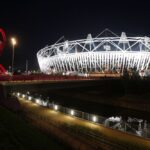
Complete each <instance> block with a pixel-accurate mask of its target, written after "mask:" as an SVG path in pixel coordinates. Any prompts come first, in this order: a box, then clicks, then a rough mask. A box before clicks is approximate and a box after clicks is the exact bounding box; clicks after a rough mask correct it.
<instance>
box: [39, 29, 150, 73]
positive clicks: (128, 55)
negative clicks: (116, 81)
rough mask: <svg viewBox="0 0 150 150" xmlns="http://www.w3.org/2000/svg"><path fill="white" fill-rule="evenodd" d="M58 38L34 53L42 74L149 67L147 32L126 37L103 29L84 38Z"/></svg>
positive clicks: (142, 68)
mask: <svg viewBox="0 0 150 150" xmlns="http://www.w3.org/2000/svg"><path fill="white" fill-rule="evenodd" d="M106 32H107V36H104V33H105V35H106ZM58 42H59V41H58ZM58 42H56V43H55V44H53V45H51V46H46V47H44V48H43V49H41V50H39V51H38V53H37V59H38V63H39V67H40V70H41V72H43V73H45V74H52V73H56V74H57V73H58V74H69V73H74V74H81V73H83V74H85V73H87V74H91V73H98V72H99V73H106V72H116V73H123V71H124V70H131V69H134V70H136V71H137V72H141V71H145V70H148V68H149V64H150V38H149V37H146V36H145V37H142V36H137V37H135V36H129V37H128V36H127V35H126V33H125V32H122V33H121V36H118V35H117V34H115V33H113V32H112V31H110V30H109V29H105V30H104V31H102V32H101V33H100V34H99V35H98V36H96V37H95V38H93V37H92V35H91V34H88V36H87V38H86V39H79V40H74V41H64V42H61V43H58Z"/></svg>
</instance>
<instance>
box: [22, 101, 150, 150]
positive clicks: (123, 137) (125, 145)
mask: <svg viewBox="0 0 150 150" xmlns="http://www.w3.org/2000/svg"><path fill="white" fill-rule="evenodd" d="M20 103H21V106H22V109H23V110H24V111H25V112H26V113H27V114H30V115H31V114H32V115H33V116H34V117H35V116H37V117H39V118H46V119H45V121H46V122H51V123H55V124H58V125H59V126H61V125H62V126H64V124H65V125H66V126H68V127H73V128H74V127H78V128H77V129H78V130H82V131H83V130H84V133H85V136H84V134H82V132H80V131H79V132H78V134H80V133H81V134H82V135H83V136H84V137H85V138H88V137H87V135H89V139H90V138H91V140H95V141H97V144H98V143H100V144H102V143H103V144H104V145H110V147H111V146H112V147H113V146H114V147H117V146H118V147H117V149H129V148H131V149H136V150H138V149H142V150H144V149H145V150H146V149H150V141H149V140H146V139H143V138H140V137H137V136H132V135H130V134H126V133H123V132H120V131H117V130H113V129H110V128H106V127H104V126H101V125H97V124H94V123H91V122H89V121H86V120H82V119H79V118H75V117H72V116H69V115H65V114H62V113H60V112H56V111H54V110H50V109H48V108H44V107H41V106H38V105H37V104H35V103H33V102H30V101H25V100H23V99H20ZM92 136H93V137H92ZM107 142H108V143H107ZM108 149H109V148H108Z"/></svg>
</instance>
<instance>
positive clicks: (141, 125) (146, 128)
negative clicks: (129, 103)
mask: <svg viewBox="0 0 150 150" xmlns="http://www.w3.org/2000/svg"><path fill="white" fill-rule="evenodd" d="M13 95H14V96H16V97H22V98H24V99H25V100H29V101H32V102H34V103H36V104H38V105H41V106H43V107H47V108H50V109H53V110H55V111H59V112H61V113H64V114H66V115H70V116H72V117H77V118H80V119H84V120H87V121H90V122H92V123H96V124H99V125H103V126H105V127H108V128H112V129H116V130H119V131H122V132H124V133H128V134H132V135H136V136H139V137H143V138H148V139H149V138H150V123H147V121H141V120H142V119H139V122H138V119H133V121H132V122H129V121H126V120H123V119H122V117H109V118H106V117H103V116H100V115H95V114H90V113H87V112H83V111H79V110H76V109H72V108H68V107H64V106H61V105H57V104H55V103H54V102H53V101H50V100H47V99H42V98H41V97H39V98H37V96H36V97H33V96H31V95H30V94H29V93H19V92H17V93H13ZM135 120H137V121H135Z"/></svg>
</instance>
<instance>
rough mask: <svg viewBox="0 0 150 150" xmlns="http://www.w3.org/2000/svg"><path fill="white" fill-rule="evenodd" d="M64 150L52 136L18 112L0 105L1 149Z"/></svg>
mask: <svg viewBox="0 0 150 150" xmlns="http://www.w3.org/2000/svg"><path fill="white" fill-rule="evenodd" d="M13 149H16V150H33V149H36V150H37V149H40V150H41V149H42V150H48V149H49V150H51V149H52V150H60V149H61V150H63V149H65V148H63V147H62V145H61V144H60V143H59V142H58V143H57V141H55V140H54V139H52V138H51V137H47V136H46V135H44V134H43V133H41V132H40V131H39V130H38V129H36V128H33V127H32V126H31V125H29V124H28V123H27V122H26V121H25V120H23V119H22V118H21V117H19V116H18V115H17V114H15V113H12V112H10V111H9V110H7V109H5V108H3V107H1V106H0V150H13Z"/></svg>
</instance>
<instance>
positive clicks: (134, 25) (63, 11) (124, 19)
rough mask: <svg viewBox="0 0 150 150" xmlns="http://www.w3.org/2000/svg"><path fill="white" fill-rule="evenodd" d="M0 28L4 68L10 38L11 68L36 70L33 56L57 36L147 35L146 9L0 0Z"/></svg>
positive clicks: (134, 4)
mask: <svg viewBox="0 0 150 150" xmlns="http://www.w3.org/2000/svg"><path fill="white" fill-rule="evenodd" d="M0 6H1V7H0V27H1V28H3V29H4V30H5V32H6V36H7V45H6V47H5V49H4V52H3V54H2V56H0V63H2V64H3V65H4V66H5V67H6V69H8V66H9V65H10V64H11V58H12V46H11V44H10V38H11V37H12V36H15V37H16V38H17V40H18V44H17V46H16V48H15V67H16V69H22V70H24V69H25V61H26V59H27V60H28V61H29V69H38V63H37V59H36V53H37V51H38V50H39V49H41V48H43V47H44V46H46V45H51V44H53V43H55V42H56V41H57V40H58V39H59V38H60V37H61V36H63V35H64V36H65V39H66V40H75V39H79V38H86V36H87V34H88V33H91V34H92V35H93V37H94V36H96V35H98V34H99V33H100V32H101V31H102V30H104V29H105V28H109V29H110V30H112V31H113V32H115V33H117V34H120V33H121V31H125V32H126V33H127V35H128V34H129V35H143V36H145V35H146V36H149V35H150V6H149V4H148V2H146V1H143V0H142V1H141V0H139V1H138V0H136V1H134V0H130V1H127V0H120V1H118V0H99V1H94V0H86V1H83V0H80V1H79V0H70V1H63V0H60V1H57V0H55V1H51V0H47V1H46V0H40V1H38V0H37V1H32V0H30V1H27V0H26V1H23V0H20V1H17V0H13V1H4V0H3V1H1V2H0Z"/></svg>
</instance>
